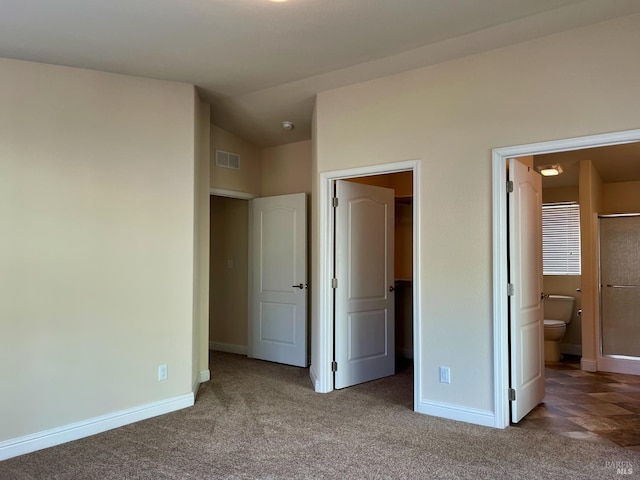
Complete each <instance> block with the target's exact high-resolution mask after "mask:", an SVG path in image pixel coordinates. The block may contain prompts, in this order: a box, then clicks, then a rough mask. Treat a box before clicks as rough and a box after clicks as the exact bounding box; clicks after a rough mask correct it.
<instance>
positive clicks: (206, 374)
mask: <svg viewBox="0 0 640 480" xmlns="http://www.w3.org/2000/svg"><path fill="white" fill-rule="evenodd" d="M209 380H211V371H209V370H203V371H201V372H200V375H199V376H198V382H199V383H204V382H208V381H209Z"/></svg>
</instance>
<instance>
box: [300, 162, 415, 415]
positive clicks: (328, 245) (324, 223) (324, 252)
mask: <svg viewBox="0 0 640 480" xmlns="http://www.w3.org/2000/svg"><path fill="white" fill-rule="evenodd" d="M419 166H420V162H419V161H417V160H415V161H407V162H399V163H392V164H385V165H378V166H371V167H363V168H356V169H349V170H341V171H334V172H325V173H322V174H320V192H319V195H318V202H319V213H320V215H319V231H320V234H319V246H318V249H317V251H318V255H319V261H318V269H319V272H318V279H319V281H318V317H317V323H316V324H315V325H314V327H313V335H314V337H315V341H314V344H313V347H312V348H315V349H316V351H317V352H318V353H317V356H316V357H315V362H314V364H312V366H311V369H310V377H311V381H312V382H313V385H314V387H315V390H316V392H323V393H326V392H330V391H332V390H333V389H334V386H335V384H334V376H333V372H332V368H331V367H332V365H331V364H332V362H333V358H334V347H335V343H334V324H333V315H332V312H333V308H334V307H333V305H334V303H333V301H334V300H333V289H332V286H331V285H332V284H331V278H332V275H333V258H334V243H333V239H334V234H335V231H334V227H333V221H332V211H331V209H332V207H331V198H332V196H333V184H334V182H335V181H337V180H345V179H353V178H357V177H368V176H372V175H384V174H393V173H400V172H411V173H412V191H413V209H412V210H413V211H412V213H411V216H412V230H413V234H412V243H413V247H412V275H413V278H412V283H413V285H412V287H411V290H412V292H411V293H412V296H413V308H412V318H413V319H414V321H413V325H412V329H413V340H414V341H413V362H414V374H413V377H414V378H413V393H414V410H416V411H420V402H419V397H420V396H419V392H420V364H421V362H420V360H421V355H420V335H421V326H420V321H419V318H420V315H419V312H420V304H421V302H420V299H421V294H420V275H419V272H420V268H419V265H420V227H419V218H420V215H419V213H420V187H419V185H420V181H419V180H420V173H419Z"/></svg>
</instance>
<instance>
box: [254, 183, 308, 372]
mask: <svg viewBox="0 0 640 480" xmlns="http://www.w3.org/2000/svg"><path fill="white" fill-rule="evenodd" d="M251 208H252V230H251V236H252V253H253V261H252V265H253V270H252V272H253V276H252V277H253V280H252V309H251V311H252V316H251V349H250V350H251V355H250V356H252V357H254V358H259V359H262V360H268V361H272V362H278V363H286V364H288V365H296V366H300V367H306V366H307V294H308V289H307V288H306V285H307V251H306V247H307V238H306V234H307V224H306V211H307V207H306V195H305V194H304V193H297V194H293V195H280V196H275V197H265V198H256V199H254V200H252V207H251ZM300 285H302V288H297V286H300Z"/></svg>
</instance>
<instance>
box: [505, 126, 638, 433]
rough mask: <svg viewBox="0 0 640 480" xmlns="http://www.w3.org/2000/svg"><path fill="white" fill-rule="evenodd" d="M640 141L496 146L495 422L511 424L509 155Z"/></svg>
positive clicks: (607, 137)
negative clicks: (508, 257)
mask: <svg viewBox="0 0 640 480" xmlns="http://www.w3.org/2000/svg"><path fill="white" fill-rule="evenodd" d="M638 141H640V130H627V131H624V132H614V133H605V134H602V135H590V136H586V137H575V138H568V139H562V140H552V141H549V142H541V143H531V144H527V145H517V146H513V147H504V148H496V149H494V150H493V363H494V372H493V379H494V381H493V384H494V411H495V426H496V427H497V428H505V427H507V426H508V425H509V399H508V389H509V337H508V323H509V309H508V302H507V279H508V272H507V195H506V189H505V188H506V182H507V159H508V158H511V157H522V156H528V155H542V154H545V153H555V152H566V151H571V150H582V149H585V148H594V147H606V146H611V145H619V144H623V143H632V142H638Z"/></svg>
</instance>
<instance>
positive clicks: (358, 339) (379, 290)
mask: <svg viewBox="0 0 640 480" xmlns="http://www.w3.org/2000/svg"><path fill="white" fill-rule="evenodd" d="M336 196H337V198H338V206H337V207H336V208H335V219H336V220H335V222H336V223H335V225H336V248H335V255H336V258H335V261H336V265H335V278H336V279H337V288H336V290H335V361H336V363H337V366H336V367H337V370H336V373H335V384H334V385H335V388H344V387H348V386H351V385H356V384H358V383H362V382H367V381H369V380H375V379H376V378H382V377H386V376H388V375H393V374H394V373H395V338H394V337H395V329H394V299H393V297H394V295H393V290H394V277H393V261H394V258H393V252H394V246H393V241H394V206H395V203H394V191H393V190H391V189H388V188H381V187H372V186H369V185H362V184H358V183H352V182H347V181H343V180H339V181H337V182H336Z"/></svg>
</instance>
